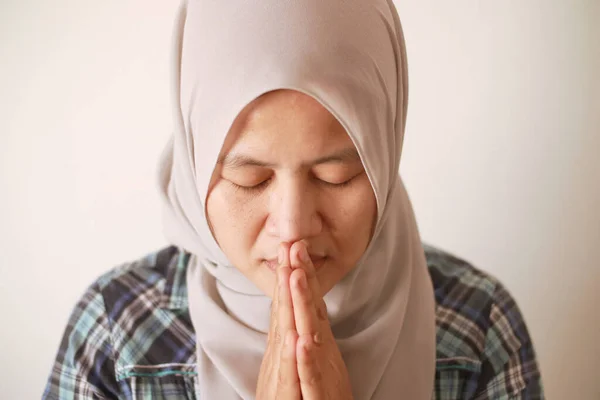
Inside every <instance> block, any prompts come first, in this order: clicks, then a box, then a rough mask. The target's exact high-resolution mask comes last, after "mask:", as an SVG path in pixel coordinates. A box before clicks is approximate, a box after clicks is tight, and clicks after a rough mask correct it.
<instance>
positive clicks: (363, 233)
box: [330, 179, 377, 263]
mask: <svg viewBox="0 0 600 400" xmlns="http://www.w3.org/2000/svg"><path fill="white" fill-rule="evenodd" d="M365 181H366V182H361V184H360V185H356V187H355V188H353V190H348V192H347V193H346V192H345V191H344V192H342V193H340V194H339V197H338V199H337V201H335V202H330V203H331V204H332V205H335V206H334V207H331V209H330V210H331V213H332V214H331V215H332V216H333V217H332V220H331V225H332V228H333V229H332V234H333V235H334V239H335V241H336V243H337V245H338V250H339V251H340V252H341V253H342V254H340V256H342V257H343V259H344V260H345V261H347V262H351V263H354V262H356V261H358V259H359V258H360V257H361V256H362V254H363V253H364V251H365V250H366V248H367V246H368V244H369V241H370V239H371V234H372V231H373V227H374V224H375V219H376V217H377V203H376V200H375V195H374V194H373V190H372V189H371V185H370V184H369V182H368V180H367V179H365Z"/></svg>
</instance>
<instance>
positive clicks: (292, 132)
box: [44, 0, 543, 399]
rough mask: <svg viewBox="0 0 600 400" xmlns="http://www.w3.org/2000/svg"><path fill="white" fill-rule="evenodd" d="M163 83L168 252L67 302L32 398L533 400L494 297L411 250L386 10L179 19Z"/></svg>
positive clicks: (510, 324) (296, 7) (457, 264)
mask: <svg viewBox="0 0 600 400" xmlns="http://www.w3.org/2000/svg"><path fill="white" fill-rule="evenodd" d="M223 16H224V17H223ZM173 70H174V72H175V73H174V77H173V83H174V89H175V92H174V96H173V97H174V120H175V124H176V129H175V133H174V137H173V141H172V142H171V143H170V145H169V146H168V148H167V150H166V152H165V156H164V159H163V160H162V163H161V171H160V187H161V193H162V195H163V198H164V200H165V228H166V233H167V237H168V238H169V240H170V241H171V242H172V244H173V245H174V246H172V247H169V248H167V249H164V250H161V251H159V252H157V253H154V254H151V255H149V256H148V257H146V258H144V259H142V260H139V261H137V262H133V263H128V264H125V265H123V266H121V267H119V268H117V269H114V270H112V271H110V272H109V273H107V274H105V275H104V276H102V277H101V278H99V279H98V280H97V281H96V282H95V283H94V284H93V285H92V286H91V287H90V288H89V289H88V291H87V292H86V293H85V295H84V296H83V298H82V300H81V301H80V302H79V304H78V305H77V307H76V308H75V311H74V313H73V315H72V317H71V319H70V322H69V325H68V327H67V330H66V332H65V335H64V339H63V342H62V344H61V348H60V351H59V354H58V356H57V359H56V362H55V366H54V369H53V371H52V374H51V377H50V380H49V383H48V386H47V388H46V391H45V394H44V397H45V398H61V399H62V398H127V399H129V398H200V399H239V398H242V399H254V398H257V399H351V398H354V399H391V398H403V399H429V398H432V397H433V398H436V399H466V398H493V399H505V398H506V399H508V398H511V399H512V398H517V399H538V398H542V397H543V395H542V389H541V383H540V376H539V372H538V368H537V366H536V361H535V355H534V351H533V347H532V344H531V340H530V338H529V336H528V333H527V330H526V328H525V325H524V323H523V320H522V318H521V316H520V313H519V312H518V309H517V307H516V305H515V303H514V301H513V300H512V299H511V297H510V296H509V295H508V294H507V292H506V290H505V289H503V287H502V286H501V285H500V284H499V283H498V282H497V281H495V280H494V279H493V278H491V277H489V276H486V275H485V274H483V273H482V272H480V271H478V270H476V269H474V268H473V267H471V266H469V265H468V264H467V263H465V262H463V261H461V260H459V259H456V258H454V257H452V256H450V255H448V254H445V253H443V252H441V251H438V250H435V249H433V248H428V247H426V248H425V249H424V247H423V245H422V244H421V240H420V237H419V234H418V230H417V226H416V223H415V218H414V215H413V211H412V208H411V205H410V201H409V199H408V196H407V194H406V191H405V189H404V186H403V184H402V181H401V179H400V177H399V176H398V173H397V171H398V167H399V162H400V153H401V148H402V141H403V135H404V126H405V121H406V109H407V93H408V92H407V65H406V52H405V48H404V40H403V36H402V30H401V27H400V23H399V20H398V16H397V13H396V10H395V8H394V6H393V3H392V2H391V0H387V1H386V0H378V1H370V2H367V1H364V0H345V1H340V0H328V1H324V0H296V1H294V2H288V1H281V0H261V1H233V0H232V1H228V2H214V1H206V0H190V1H189V2H186V3H184V4H183V5H182V7H181V11H180V13H179V18H178V20H177V23H176V34H175V44H174V66H173Z"/></svg>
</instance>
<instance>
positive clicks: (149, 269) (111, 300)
mask: <svg viewBox="0 0 600 400" xmlns="http://www.w3.org/2000/svg"><path fill="white" fill-rule="evenodd" d="M188 259H189V254H187V253H185V252H183V251H180V250H179V249H178V248H176V247H167V248H164V249H162V250H160V251H157V252H154V253H150V254H148V255H147V256H145V257H143V258H140V259H138V260H135V261H132V262H128V263H125V264H123V265H121V266H119V267H117V268H114V269H112V270H110V271H109V272H107V273H106V274H104V275H102V276H101V277H100V278H98V280H97V281H96V283H95V284H96V285H97V287H98V289H99V291H100V293H101V294H102V298H103V300H104V304H105V307H106V315H107V319H108V321H109V323H110V325H111V342H112V345H113V348H114V353H115V370H116V372H117V378H126V377H129V376H132V375H135V374H136V373H137V372H136V371H138V369H139V370H143V371H144V374H148V373H151V372H152V370H157V372H160V373H162V374H164V373H167V372H165V371H163V370H162V366H163V365H167V364H172V363H178V364H180V366H182V367H183V366H184V365H187V364H190V365H188V366H185V367H183V368H184V369H186V370H187V369H191V364H192V363H193V362H194V360H193V359H194V357H195V352H194V349H195V344H196V341H195V335H194V332H193V327H192V324H191V320H190V318H189V314H188V299H187V285H186V271H187V262H188ZM159 370H160V371H159ZM179 372H181V371H179Z"/></svg>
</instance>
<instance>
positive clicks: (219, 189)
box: [206, 183, 260, 267]
mask: <svg viewBox="0 0 600 400" xmlns="http://www.w3.org/2000/svg"><path fill="white" fill-rule="evenodd" d="M230 192H231V190H230V189H229V188H227V187H226V185H225V184H224V183H223V184H221V183H218V184H216V185H215V186H214V188H213V189H212V190H211V192H210V194H209V197H208V199H207V204H206V212H207V214H208V220H209V224H210V226H211V229H212V231H213V235H214V236H215V240H216V241H217V243H218V244H219V247H220V248H221V250H222V251H223V252H224V253H225V255H226V256H227V258H228V259H229V260H230V261H231V262H232V263H233V264H234V265H236V266H240V267H241V266H242V265H243V264H245V263H246V262H247V260H248V254H249V252H250V250H251V249H252V246H253V244H254V243H255V240H256V237H257V234H258V233H259V232H260V223H259V221H258V218H257V216H258V215H259V212H258V211H259V210H258V209H257V207H256V206H255V205H253V204H252V203H249V202H246V201H241V200H240V199H239V198H238V197H236V196H235V194H233V193H230Z"/></svg>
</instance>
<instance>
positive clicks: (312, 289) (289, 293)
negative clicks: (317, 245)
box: [256, 241, 352, 400]
mask: <svg viewBox="0 0 600 400" xmlns="http://www.w3.org/2000/svg"><path fill="white" fill-rule="evenodd" d="M278 261H279V262H278V264H279V265H278V267H277V271H276V273H277V284H276V285H275V286H276V287H275V289H274V293H273V302H272V305H271V325H270V328H269V335H268V342H267V349H266V352H265V355H264V357H263V361H262V364H261V368H260V373H259V378H258V386H257V390H256V398H257V399H258V400H269V399H282V400H300V399H303V400H324V399H328V400H331V399H340V400H341V399H344V400H349V399H352V390H351V386H350V381H349V378H348V371H347V369H346V366H345V364H344V361H343V359H342V356H341V354H340V351H339V349H338V347H337V344H336V342H335V338H334V336H333V333H332V331H331V326H330V324H329V320H328V318H327V310H326V308H325V302H324V301H323V298H322V296H321V291H320V288H319V282H318V280H317V277H316V273H315V268H314V265H313V263H312V261H311V259H310V257H309V255H308V251H307V248H306V245H305V243H304V242H301V241H300V242H295V243H293V245H292V246H290V245H289V244H285V243H284V244H281V245H280V248H279V260H278Z"/></svg>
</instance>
